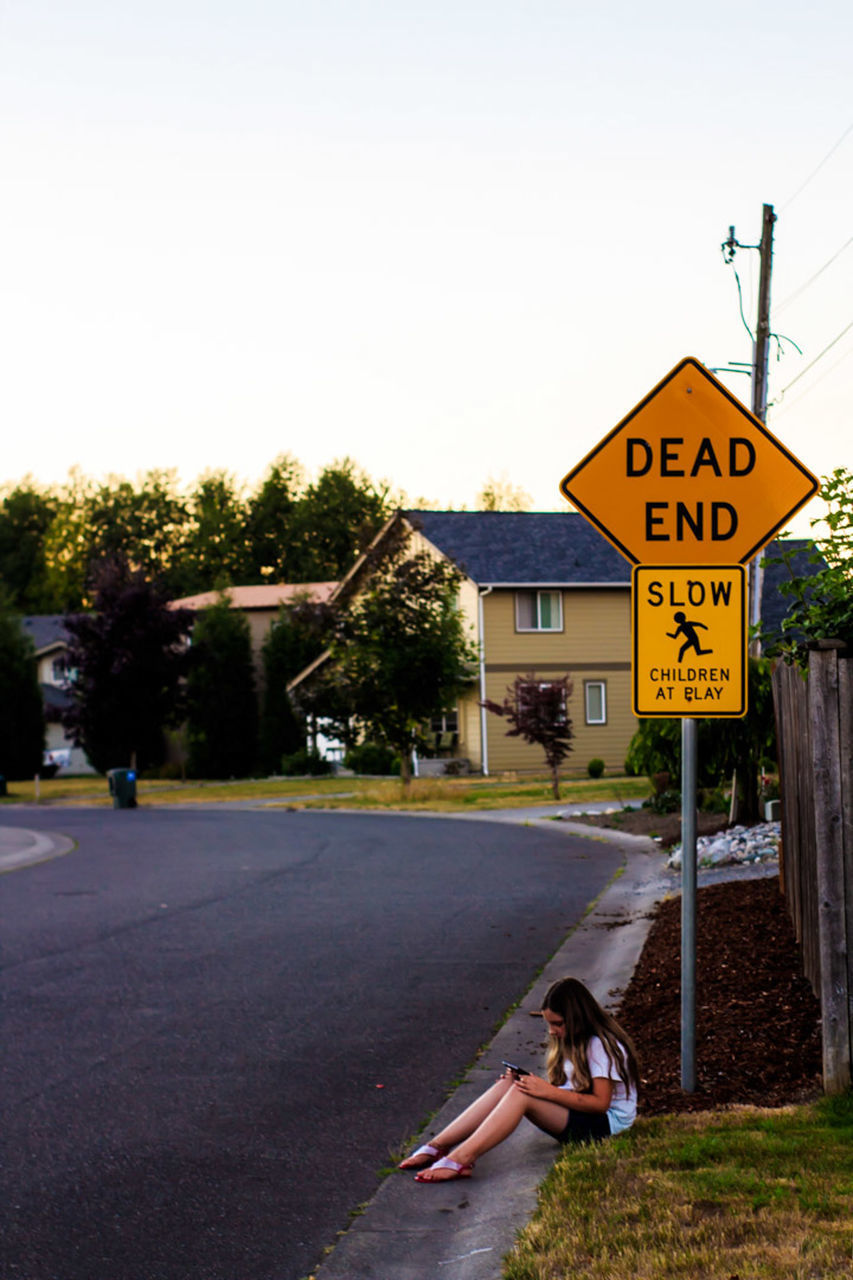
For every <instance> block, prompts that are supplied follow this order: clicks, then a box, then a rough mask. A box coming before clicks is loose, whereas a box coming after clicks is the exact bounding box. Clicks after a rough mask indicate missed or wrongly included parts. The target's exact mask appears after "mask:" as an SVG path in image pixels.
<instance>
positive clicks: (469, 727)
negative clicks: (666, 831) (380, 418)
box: [291, 511, 806, 774]
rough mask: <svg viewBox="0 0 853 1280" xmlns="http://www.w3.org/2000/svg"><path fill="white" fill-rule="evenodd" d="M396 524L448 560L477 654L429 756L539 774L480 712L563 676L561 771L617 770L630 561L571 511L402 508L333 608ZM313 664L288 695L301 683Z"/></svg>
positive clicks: (440, 711)
mask: <svg viewBox="0 0 853 1280" xmlns="http://www.w3.org/2000/svg"><path fill="white" fill-rule="evenodd" d="M399 521H403V522H404V523H405V525H406V526H407V527H408V528H409V529H410V530H411V532H412V535H413V550H420V549H425V550H427V551H428V552H430V553H431V554H433V555H438V556H443V557H447V558H448V559H451V560H453V561H454V562H455V563H456V564H457V565H458V566H459V568H460V569H461V570H462V572H463V574H464V575H465V576H464V580H463V582H462V586H461V588H460V593H459V605H460V609H461V610H462V612H463V614H464V615H465V617H466V619H467V621H468V624H469V628H470V634H471V637H472V639H473V640H474V641H475V643H476V644H477V646H478V648H479V653H480V662H479V670H478V672H477V678H476V680H475V682H474V683H473V684H472V687H471V689H470V691H469V692H467V693H466V694H465V695H463V697H461V698H460V699H459V701H458V702H457V704H456V705H455V706H453V707H446V708H436V714H435V717H434V719H433V721H432V723H431V725H430V726H429V728H430V732H431V738H432V742H431V745H432V747H433V749H434V751H435V752H436V753H437V754H438V756H440V757H445V758H447V757H453V758H461V759H464V760H467V761H468V762H469V764H470V767H471V769H473V770H475V771H482V772H484V773H489V774H494V773H500V772H505V771H518V772H541V771H542V769H543V758H542V751H541V748H539V747H535V746H530V745H528V744H527V743H525V742H524V740H523V739H521V738H515V737H508V736H507V722H506V721H505V720H503V719H501V718H500V717H498V716H495V715H491V714H489V713H488V712H486V711H485V710H484V709H483V708H482V707H481V706H480V703H481V702H482V701H484V700H485V699H487V698H488V699H491V700H493V701H495V702H501V701H502V700H503V698H504V695H505V693H506V690H507V688H508V687H509V686H511V685H512V684H513V683H514V681H515V679H516V677H518V676H519V675H521V676H524V675H528V674H529V675H530V676H531V677H532V679H533V680H534V681H536V682H541V683H545V682H547V681H548V680H552V679H556V678H558V677H560V676H563V675H566V674H568V675H569V676H570V677H571V678H572V680H573V682H574V690H573V694H572V697H571V700H570V702H569V708H568V712H569V716H570V718H571V720H572V727H573V731H574V739H573V751H572V754H571V756H570V757H569V760H568V761H567V767H568V768H569V769H570V770H571V769H574V770H584V771H585V769H586V766H587V764H588V762H589V761H590V760H591V759H593V758H594V757H599V758H601V759H602V760H604V762H605V765H606V766H607V768H608V769H610V770H616V769H618V770H621V769H622V767H623V765H624V761H625V756H626V754H627V750H628V746H629V743H630V741H631V738H632V736H633V734H634V732H635V730H636V727H637V721H636V719H635V717H634V716H633V714H632V712H631V686H630V679H631V609H630V587H631V565H630V564H629V563H628V561H627V560H625V559H624V558H623V557H622V556H621V555H620V554H619V553H618V552H617V551H616V550H615V549H614V548H613V547H612V546H611V545H610V543H609V542H607V540H606V539H605V538H604V537H602V535H601V534H600V533H598V532H597V530H596V529H595V528H594V527H593V526H592V525H591V524H589V522H588V521H587V520H586V519H585V518H584V517H583V516H581V515H579V514H577V513H576V512H569V511H567V512H553V513H529V512H497V511H494V512H493V511H488V512H477V511H473V512H472V511H401V512H397V513H396V515H395V516H393V517H392V518H391V520H390V521H389V522H388V523H387V524H386V526H385V527H384V528H383V529H382V530H381V531H380V533H379V534H378V535H377V537H376V539H375V540H374V543H373V544H372V546H371V548H369V549H368V551H367V552H366V553H365V555H363V556H362V557H361V558H360V559H359V560H358V561H357V562H356V564H355V565H354V566H353V568H352V569H351V570H350V572H349V573H348V574H347V575H346V577H345V578H344V579H343V580H342V581H341V583H340V584H339V586H338V587H337V589H336V591H335V592H334V593H333V594H332V597H331V598H332V600H333V601H336V600H337V601H343V600H345V599H346V598H347V597H348V596H351V595H357V594H358V592H359V590H360V589H361V586H362V583H363V581H364V575H365V574H367V573H369V572H370V571H371V569H370V566H371V565H372V564H373V563H374V560H373V557H372V556H371V554H370V553H371V551H375V550H376V548H377V546H378V545H379V544H380V543H381V542H382V541H383V540H385V539H389V538H390V537H392V536H394V534H395V533H396V525H397V523H398V522H399ZM805 545H806V544H802V546H803V547H805ZM769 551H770V552H771V553H772V548H771V549H769ZM805 559H806V556H805V553H803V556H802V560H803V562H805ZM799 567H800V566H799V565H798V568H799ZM801 571H802V570H801ZM781 572H782V571H781V570H780V569H779V567H778V566H773V567H770V568H769V569H768V570H767V572H766V574H765V579H764V593H763V594H764V601H765V612H766V614H767V616H768V619H769V620H770V621H771V622H772V623H773V625H774V627H776V628H778V625H779V622H780V620H781V617H782V615H783V614H784V611H785V605H786V602H785V601H784V600H783V599H782V598H781V597H780V596H779V591H778V586H779V582H780V581H781ZM322 661H323V659H322V658H321V659H318V661H317V662H316V663H314V664H312V666H311V667H309V668H307V669H306V671H304V672H302V673H301V674H300V675H299V676H298V677H297V679H296V680H295V681H294V682H293V685H292V686H291V687H292V688H295V687H297V686H298V685H299V684H300V683H301V682H303V681H304V680H310V678H311V673H312V671H314V670H316V669H317V667H318V666H319V665H320V664H321V663H322Z"/></svg>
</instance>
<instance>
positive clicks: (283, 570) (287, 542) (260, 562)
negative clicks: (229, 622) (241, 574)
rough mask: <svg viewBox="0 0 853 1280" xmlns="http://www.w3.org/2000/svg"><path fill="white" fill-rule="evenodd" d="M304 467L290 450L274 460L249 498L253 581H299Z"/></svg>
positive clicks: (249, 540) (247, 529)
mask: <svg viewBox="0 0 853 1280" xmlns="http://www.w3.org/2000/svg"><path fill="white" fill-rule="evenodd" d="M301 486H302V468H301V467H300V465H299V463H298V462H297V461H296V459H295V458H292V457H291V456H290V455H289V454H281V455H280V456H279V457H278V458H276V459H275V461H274V462H273V463H271V465H270V467H269V469H268V471H267V473H266V475H265V477H264V479H263V481H262V483H261V485H260V487H259V489H258V490H257V492H255V493H254V494H252V496H251V497H250V498H249V502H248V508H247V520H246V532H247V535H248V542H249V557H250V560H251V575H250V578H248V579H247V581H251V582H298V581H299V573H298V571H297V569H298V566H297V544H298V533H297V530H296V527H295V519H294V517H295V513H296V509H297V506H298V503H299V490H300V488H301Z"/></svg>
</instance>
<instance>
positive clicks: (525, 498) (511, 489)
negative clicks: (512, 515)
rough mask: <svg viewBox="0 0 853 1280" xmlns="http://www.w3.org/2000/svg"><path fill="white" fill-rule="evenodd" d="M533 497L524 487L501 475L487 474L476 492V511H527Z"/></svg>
mask: <svg viewBox="0 0 853 1280" xmlns="http://www.w3.org/2000/svg"><path fill="white" fill-rule="evenodd" d="M532 503H533V499H532V498H531V496H530V494H529V493H528V492H527V490H526V489H522V488H521V487H520V486H519V485H514V484H512V483H511V481H509V480H507V479H506V477H505V476H501V478H500V480H496V479H495V477H494V476H489V478H488V480H487V481H486V483H485V484H484V485H483V487H482V489H481V490H480V492H479V493H478V494H477V509H478V511H529V510H530V507H531V505H532Z"/></svg>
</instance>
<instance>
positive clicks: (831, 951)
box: [809, 640, 853, 1093]
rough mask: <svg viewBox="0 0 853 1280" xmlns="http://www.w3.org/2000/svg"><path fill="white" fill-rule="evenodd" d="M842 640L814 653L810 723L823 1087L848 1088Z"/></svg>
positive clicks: (834, 1090) (823, 645)
mask: <svg viewBox="0 0 853 1280" xmlns="http://www.w3.org/2000/svg"><path fill="white" fill-rule="evenodd" d="M843 648H844V646H843V644H841V642H838V641H831V640H829V641H827V640H822V641H818V642H817V644H816V645H815V647H814V648H813V649H812V650H811V652H810V653H809V720H810V727H811V743H812V766H813V769H814V831H815V843H816V851H817V864H816V872H817V874H816V880H817V893H818V921H819V946H820V1005H821V1022H822V1029H823V1087H824V1089H825V1091H826V1092H827V1093H840V1092H842V1091H843V1090H845V1089H847V1088H849V1086H850V1083H851V1077H850V993H849V990H848V976H849V975H848V959H847V908H846V904H845V899H846V898H847V896H848V895H849V894H850V893H851V892H853V885H850V884H849V883H846V884H845V878H846V877H845V859H844V819H843V794H842V785H841V773H842V756H841V709H840V698H839V694H840V690H839V671H838V667H839V661H838V659H839V650H840V649H843Z"/></svg>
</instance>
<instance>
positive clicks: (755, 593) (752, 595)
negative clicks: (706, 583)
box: [748, 204, 776, 658]
mask: <svg viewBox="0 0 853 1280" xmlns="http://www.w3.org/2000/svg"><path fill="white" fill-rule="evenodd" d="M775 221H776V215H775V213H774V212H773V205H772V204H766V205H765V206H764V212H763V216H762V220H761V244H760V245H759V246H758V252H759V255H760V259H761V271H760V274H759V277H758V320H757V322H756V326H755V342H754V343H753V348H752V412H753V413H754V414H755V416H756V418H759V419H760V420H761V422H766V421H767V373H768V364H769V362H770V275H771V272H772V270H773V224H774V222H775ZM763 590H764V570H763V569H762V567H761V553H760V552H759V554H758V555H757V556H756V557H755V559H754V560H751V561H750V564H749V588H748V591H749V621H750V625H751V626H753V627H757V626H758V625H759V623H760V622H761V596H762V592H763ZM750 653H751V654H752V656H753V657H754V658H757V657H759V656H760V654H761V642H760V641H759V640H757V639H754V640H753V641H752V642H751V644H750Z"/></svg>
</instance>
